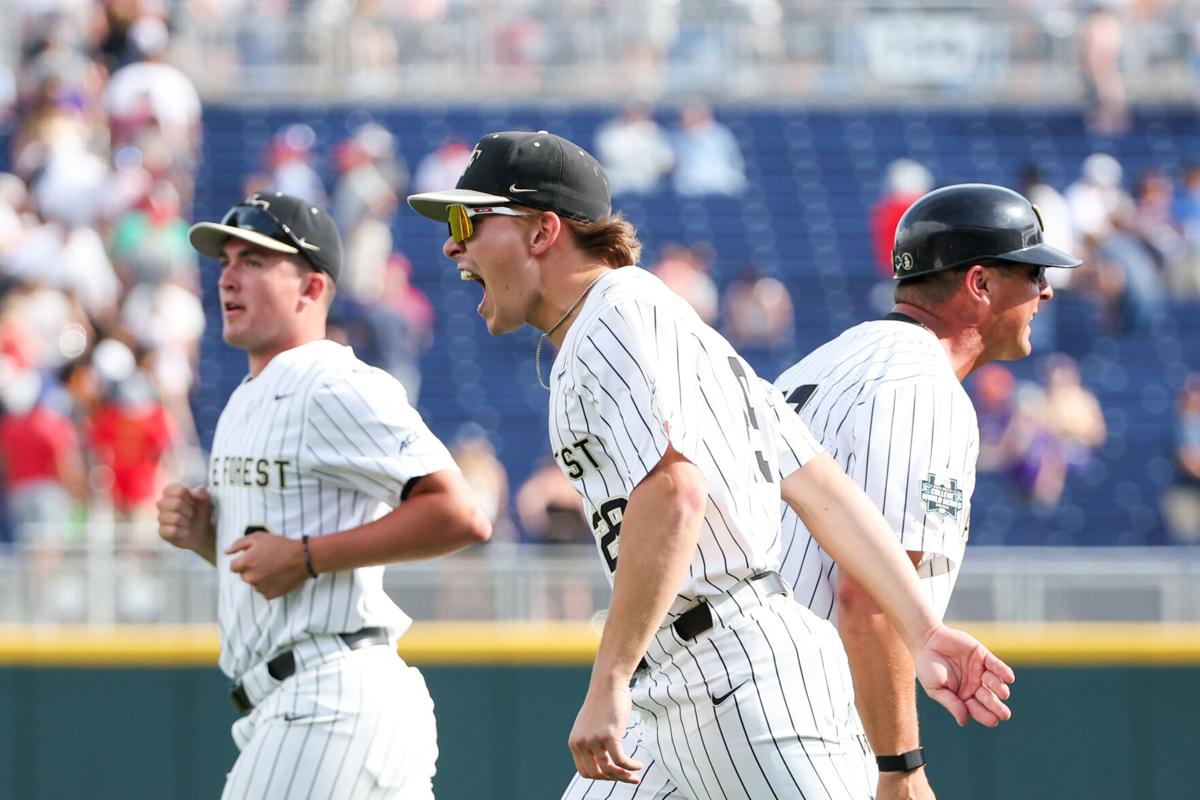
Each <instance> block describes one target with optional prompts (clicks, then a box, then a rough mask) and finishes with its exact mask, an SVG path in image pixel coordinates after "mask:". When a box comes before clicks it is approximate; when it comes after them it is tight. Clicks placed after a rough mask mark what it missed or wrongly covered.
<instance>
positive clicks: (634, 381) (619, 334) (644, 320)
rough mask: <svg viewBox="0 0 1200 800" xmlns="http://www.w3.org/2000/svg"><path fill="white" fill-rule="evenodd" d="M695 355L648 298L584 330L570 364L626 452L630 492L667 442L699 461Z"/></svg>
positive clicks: (691, 341)
mask: <svg viewBox="0 0 1200 800" xmlns="http://www.w3.org/2000/svg"><path fill="white" fill-rule="evenodd" d="M697 352H698V343H697V342H696V341H695V338H694V337H693V336H692V335H691V334H689V333H688V332H687V331H686V330H684V329H683V328H682V327H681V326H680V325H679V321H678V320H677V319H676V318H675V317H674V316H673V315H672V313H671V312H670V310H669V309H665V308H662V307H660V306H655V305H652V304H649V303H640V302H626V303H622V304H620V305H614V306H612V307H611V308H609V309H606V310H605V311H604V312H603V313H602V314H601V315H599V316H598V317H597V318H596V319H594V320H592V321H591V323H590V324H589V326H588V330H587V331H586V332H584V335H583V337H582V339H581V342H580V344H579V346H578V349H577V350H576V360H575V362H574V364H573V365H572V369H573V370H574V373H575V378H576V380H577V382H578V383H579V384H580V386H581V387H582V388H583V389H585V390H586V391H585V392H584V395H585V396H588V397H591V398H592V399H593V401H594V403H595V405H596V410H597V412H598V415H599V417H600V418H603V419H605V420H606V421H608V424H609V427H610V428H611V429H612V431H613V437H614V438H615V445H616V447H617V449H619V450H620V451H621V452H622V453H623V454H624V455H625V462H626V464H628V466H629V474H628V475H627V479H628V481H629V487H630V488H631V489H632V488H633V487H635V486H637V485H638V484H639V483H640V482H641V480H642V478H644V477H646V474H647V473H648V472H650V470H651V469H653V468H654V466H655V465H656V464H658V462H659V460H660V459H661V458H662V455H663V453H665V452H666V449H667V445H668V444H670V445H672V446H674V448H675V449H676V450H678V451H679V452H680V453H682V454H683V455H684V456H686V457H687V458H689V459H691V460H692V461H697V460H698V457H699V456H698V450H699V442H700V439H701V433H702V432H701V431H700V430H699V428H700V424H699V422H698V416H697V409H696V399H695V394H696V392H695V391H692V389H693V387H694V386H695V385H696V382H697V377H696V376H697V371H696V358H697ZM687 365H690V366H687Z"/></svg>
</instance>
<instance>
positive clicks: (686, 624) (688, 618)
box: [637, 572, 787, 670]
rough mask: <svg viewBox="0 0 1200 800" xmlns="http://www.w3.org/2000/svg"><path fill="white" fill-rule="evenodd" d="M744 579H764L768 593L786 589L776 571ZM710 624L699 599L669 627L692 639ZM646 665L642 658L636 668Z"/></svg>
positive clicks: (704, 604)
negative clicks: (697, 602) (696, 603)
mask: <svg viewBox="0 0 1200 800" xmlns="http://www.w3.org/2000/svg"><path fill="white" fill-rule="evenodd" d="M746 580H747V582H752V581H764V583H763V586H764V587H765V588H766V590H767V594H769V595H771V594H783V593H784V592H786V591H787V586H786V585H785V584H784V582H783V577H782V576H781V575H780V574H779V573H778V572H762V573H759V574H758V575H755V576H754V577H752V578H747V579H746ZM712 626H713V615H712V609H711V608H709V605H708V601H707V600H701V601H700V603H699V604H698V605H695V606H692V607H691V608H689V609H688V610H687V611H685V612H683V613H682V614H680V615H679V616H678V617H676V618H675V621H674V622H672V623H671V627H672V628H673V629H674V630H675V633H676V635H678V636H679V638H680V639H684V640H687V639H694V638H696V637H697V636H699V635H700V634H702V633H704V632H705V631H706V630H708V629H709V628H711V627H712ZM648 666H650V665H649V664H648V663H647V662H646V659H645V658H643V659H642V660H641V661H639V662H638V665H637V668H638V670H643V669H645V668H646V667H648Z"/></svg>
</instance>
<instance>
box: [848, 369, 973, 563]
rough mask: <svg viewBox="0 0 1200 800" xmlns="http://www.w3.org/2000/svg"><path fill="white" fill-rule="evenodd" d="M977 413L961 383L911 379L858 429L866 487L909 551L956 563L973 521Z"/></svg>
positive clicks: (883, 394) (882, 394)
mask: <svg viewBox="0 0 1200 800" xmlns="http://www.w3.org/2000/svg"><path fill="white" fill-rule="evenodd" d="M973 421H974V412H973V409H971V408H970V401H969V400H968V399H967V397H966V395H965V393H963V392H962V391H961V389H960V387H958V386H957V385H950V384H949V383H930V382H918V381H910V382H904V383H899V384H895V385H894V386H892V387H889V388H887V389H881V390H880V391H879V392H877V393H876V395H875V397H874V399H873V401H872V403H871V406H870V412H869V413H868V414H863V415H861V418H860V419H859V420H858V422H857V424H856V426H855V431H854V435H855V442H854V452H855V453H856V454H857V455H858V461H859V463H860V464H862V465H863V470H864V472H863V479H864V481H863V488H864V489H865V490H866V492H867V494H868V495H870V497H871V499H872V500H873V501H874V502H875V504H876V505H877V506H878V507H879V509H880V510H881V511H882V512H883V515H884V517H886V518H887V521H888V523H889V524H890V525H891V526H892V529H893V530H894V531H895V532H896V534H897V536H898V537H899V539H900V542H901V544H902V545H903V546H904V548H905V549H906V550H911V551H919V552H925V553H936V554H941V555H945V556H947V557H949V558H950V559H951V560H952V561H955V562H957V561H958V560H959V559H960V558H961V556H962V549H963V544H964V540H965V537H966V532H967V528H968V518H969V516H970V507H969V506H970V491H971V487H972V485H973V480H974V470H973V462H974V460H973V457H972V455H971V452H970V451H971V442H972V439H971V428H972V425H973Z"/></svg>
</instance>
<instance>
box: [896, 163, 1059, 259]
mask: <svg viewBox="0 0 1200 800" xmlns="http://www.w3.org/2000/svg"><path fill="white" fill-rule="evenodd" d="M1042 231H1043V225H1042V216H1041V213H1039V212H1038V210H1037V207H1036V206H1034V205H1033V204H1032V203H1030V202H1029V201H1028V200H1026V199H1025V198H1024V197H1022V196H1021V195H1019V194H1017V193H1016V192H1014V191H1013V190H1012V189H1005V188H1004V187H1003V186H992V185H990V184H986V183H961V184H957V185H955V186H946V187H943V188H941V189H935V190H934V191H932V192H930V193H929V194H927V195H925V196H924V197H922V198H921V199H920V200H918V201H917V202H915V203H913V204H912V205H911V206H909V208H908V211H905V212H904V216H903V217H901V218H900V224H899V225H897V226H896V238H895V243H894V246H893V247H892V275H893V277H895V279H896V280H904V279H905V278H913V277H916V276H918V275H928V274H929V273H931V272H941V271H942V270H945V269H953V268H954V267H961V266H966V265H969V264H989V263H1006V264H1034V265H1037V266H1042V267H1078V266H1079V265H1080V264H1082V263H1083V262H1082V261H1080V260H1079V259H1078V258H1075V257H1074V256H1071V255H1068V254H1066V253H1064V252H1063V251H1061V250H1059V249H1058V248H1055V247H1051V246H1050V245H1048V244H1046V243H1045V242H1044V241H1043V240H1042Z"/></svg>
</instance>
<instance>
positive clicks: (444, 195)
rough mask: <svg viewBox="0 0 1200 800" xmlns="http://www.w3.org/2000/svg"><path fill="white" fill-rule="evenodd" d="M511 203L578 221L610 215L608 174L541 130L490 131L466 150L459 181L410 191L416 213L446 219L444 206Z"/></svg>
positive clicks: (583, 153)
mask: <svg viewBox="0 0 1200 800" xmlns="http://www.w3.org/2000/svg"><path fill="white" fill-rule="evenodd" d="M455 203H461V204H462V205H465V206H499V205H505V204H508V203H516V204H518V205H522V206H528V207H529V208H536V209H540V210H542V211H553V212H554V213H556V214H558V215H560V216H563V217H567V218H568V219H574V220H579V221H581V222H597V221H599V220H602V219H604V218H605V217H607V216H608V215H609V214H611V213H612V199H611V197H610V196H609V191H608V175H607V174H606V173H605V172H604V167H602V166H600V162H599V161H597V160H596V159H595V158H594V157H593V156H592V155H591V154H590V153H588V152H587V151H586V150H584V149H583V148H582V147H580V146H579V145H577V144H575V143H574V142H571V141H568V140H566V139H564V138H562V137H561V136H555V135H554V134H552V133H547V132H546V131H537V132H536V133H529V132H526V131H501V132H499V133H489V134H488V135H487V136H484V137H483V138H482V139H480V140H479V143H478V144H476V145H475V149H474V150H472V151H471V160H470V161H468V162H467V168H466V170H465V171H464V172H463V174H462V177H461V178H459V179H458V185H457V186H456V187H455V188H453V189H446V190H445V191H440V192H424V193H423V194H414V195H410V196H409V198H408V204H409V205H410V206H412V208H413V210H414V211H416V212H417V213H418V214H422V215H424V216H426V217H429V218H430V219H435V220H437V221H439V222H445V221H446V220H447V217H448V212H447V211H446V207H447V206H449V205H453V204H455Z"/></svg>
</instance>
